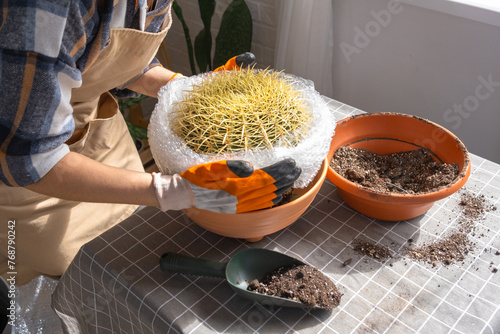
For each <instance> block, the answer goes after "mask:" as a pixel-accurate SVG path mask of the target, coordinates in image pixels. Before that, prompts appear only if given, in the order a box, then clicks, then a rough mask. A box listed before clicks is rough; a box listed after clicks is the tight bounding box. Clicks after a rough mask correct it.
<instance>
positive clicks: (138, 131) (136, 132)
mask: <svg viewBox="0 0 500 334" xmlns="http://www.w3.org/2000/svg"><path fill="white" fill-rule="evenodd" d="M125 122H126V123H127V127H128V131H129V132H130V135H131V136H132V138H133V139H134V141H135V140H136V139H148V130H146V129H144V128H142V127H140V126H137V125H134V124H132V123H130V121H125Z"/></svg>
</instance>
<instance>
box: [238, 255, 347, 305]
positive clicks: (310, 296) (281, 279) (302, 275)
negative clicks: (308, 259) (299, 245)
mask: <svg viewBox="0 0 500 334" xmlns="http://www.w3.org/2000/svg"><path fill="white" fill-rule="evenodd" d="M248 290H250V291H254V292H258V293H261V294H265V295H272V296H276V297H281V298H287V299H291V300H295V301H299V302H301V303H303V304H304V306H305V307H311V308H313V307H319V308H323V309H327V310H331V309H333V308H335V307H337V306H338V305H339V304H340V300H341V297H342V293H341V292H340V291H339V290H338V289H337V287H336V286H335V284H334V283H333V282H332V281H331V280H330V279H329V278H328V277H327V276H326V275H324V274H323V273H322V272H321V271H319V270H318V269H317V268H314V267H312V266H309V265H307V264H300V265H293V266H289V267H281V268H278V269H276V270H275V271H273V272H270V273H268V274H267V275H266V276H265V277H264V278H263V279H262V280H261V281H259V280H257V279H255V280H253V281H252V282H250V284H249V285H248Z"/></svg>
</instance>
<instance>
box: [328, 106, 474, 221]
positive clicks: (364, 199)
mask: <svg viewBox="0 0 500 334" xmlns="http://www.w3.org/2000/svg"><path fill="white" fill-rule="evenodd" d="M335 129H336V130H335V135H334V136H333V138H332V142H331V146H330V152H329V153H328V160H329V161H330V160H332V157H334V154H335V152H337V151H338V150H339V149H343V148H351V149H364V150H367V151H369V152H372V153H376V154H380V155H389V154H392V153H398V152H412V151H417V150H423V152H426V153H428V154H429V155H430V156H431V157H432V160H434V161H436V162H438V163H437V164H436V166H439V165H444V164H447V165H455V166H456V176H455V177H454V178H453V179H452V180H451V182H449V183H447V184H446V185H442V186H438V187H436V188H435V189H432V188H431V189H430V190H429V191H426V192H423V193H414V192H413V191H406V190H405V189H402V188H400V187H399V186H398V185H395V184H391V186H392V187H398V188H400V189H399V190H401V191H402V192H387V191H384V192H381V191H377V190H373V189H371V188H370V187H366V186H364V185H362V184H360V183H359V182H354V181H353V180H352V179H353V178H351V177H344V173H342V172H343V171H341V170H338V169H336V168H333V167H332V166H334V165H335V159H333V160H332V162H331V163H330V165H331V166H330V167H329V169H328V173H327V177H328V179H329V180H330V181H332V183H334V184H335V185H336V186H337V190H338V193H339V194H340V196H341V198H342V199H343V200H344V201H345V202H346V203H347V204H348V205H349V206H350V207H352V208H353V209H355V210H357V211H359V212H360V213H362V214H364V215H366V216H368V217H371V218H375V219H380V220H385V221H400V220H407V219H412V218H415V217H417V216H419V215H422V214H424V213H425V212H427V211H428V210H429V209H430V208H431V207H432V205H433V204H434V202H435V201H438V200H440V199H443V198H445V197H447V196H450V195H451V194H453V193H454V192H456V191H458V190H459V189H460V188H461V187H462V186H463V185H464V184H465V182H466V181H467V179H468V177H469V175H470V172H471V167H470V158H469V154H468V152H467V149H466V147H465V146H464V144H463V143H462V142H461V141H460V140H459V139H458V138H457V137H456V136H455V135H454V134H453V133H451V132H450V131H448V130H446V129H445V128H444V127H442V126H440V125H438V124H436V123H433V122H431V121H429V120H426V119H423V118H420V117H417V116H412V115H405V114H396V113H373V114H362V115H356V116H352V117H348V118H346V119H342V120H340V121H338V122H337V126H336V128H335ZM353 161H354V162H352V163H351V165H350V166H349V168H353V167H356V166H353V165H355V164H356V162H355V160H353ZM399 162H400V161H397V160H396V161H395V162H394V164H395V166H393V167H394V168H393V170H397V173H400V171H401V166H398V165H397V164H398V163H399ZM346 166H347V165H346ZM343 168H344V169H347V167H343ZM344 171H345V170H344ZM438 173H440V172H439V171H438ZM389 174H390V173H389ZM436 175H437V174H436ZM389 176H391V175H385V176H384V179H385V180H390V177H389ZM437 176H439V175H437ZM361 177H363V175H361ZM361 177H359V176H356V177H355V178H357V179H360V178H361ZM396 177H399V175H396ZM432 177H434V175H432V176H430V178H431V179H430V181H431V182H432V181H433V180H432ZM423 181H424V182H425V181H426V180H423ZM390 182H393V181H390Z"/></svg>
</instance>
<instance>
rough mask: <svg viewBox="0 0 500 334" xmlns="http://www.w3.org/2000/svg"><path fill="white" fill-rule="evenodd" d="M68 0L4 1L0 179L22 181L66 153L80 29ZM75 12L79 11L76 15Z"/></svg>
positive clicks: (17, 183) (38, 175)
mask: <svg viewBox="0 0 500 334" xmlns="http://www.w3.org/2000/svg"><path fill="white" fill-rule="evenodd" d="M67 3H68V2H66V1H63V2H61V4H57V3H52V5H50V6H49V5H48V3H47V2H36V4H37V7H36V8H33V7H31V5H29V6H30V7H28V4H26V5H25V6H26V7H23V5H22V4H21V3H18V4H16V5H12V6H11V5H10V4H11V2H9V3H8V4H7V5H4V13H7V15H6V16H4V21H3V22H2V25H3V26H2V28H1V30H0V105H1V106H2V107H1V111H0V181H1V182H3V183H5V184H6V185H9V186H22V187H24V186H27V185H29V184H32V183H35V182H37V181H38V180H39V179H41V178H42V177H43V176H44V175H45V174H47V173H48V172H49V171H50V170H51V169H52V168H53V167H54V166H55V165H56V164H57V163H58V162H59V160H60V159H62V158H63V157H64V156H65V155H66V154H67V153H68V152H69V148H68V146H67V145H66V144H65V142H66V141H67V139H68V138H69V137H70V136H71V134H72V133H73V130H74V120H73V110H72V107H71V105H70V98H71V90H72V89H73V88H75V87H79V86H80V85H81V72H80V70H79V69H78V67H77V66H76V63H75V61H74V59H76V57H78V56H79V55H80V50H79V49H78V48H75V45H77V43H78V40H80V39H81V38H82V36H84V35H85V31H84V28H83V27H82V26H81V25H80V24H77V25H73V24H72V25H71V26H72V27H71V28H68V27H69V26H70V25H69V24H68V21H70V22H71V23H74V21H76V22H81V18H78V17H77V18H74V21H73V20H72V19H69V18H68V15H69V14H70V13H74V12H77V8H71V6H70V5H69V4H67ZM77 16H78V15H77Z"/></svg>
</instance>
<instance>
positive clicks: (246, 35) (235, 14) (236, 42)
mask: <svg viewBox="0 0 500 334" xmlns="http://www.w3.org/2000/svg"><path fill="white" fill-rule="evenodd" d="M251 46H252V15H251V13H250V10H249V9H248V6H247V4H246V3H245V1H244V0H233V2H231V3H230V4H229V6H228V7H227V9H226V11H225V12H224V14H223V15H222V20H221V24H220V29H219V33H218V34H217V38H216V39H215V54H214V63H213V68H217V67H219V66H222V65H224V64H225V63H226V62H227V61H228V60H229V59H230V58H232V57H234V56H237V55H239V54H242V53H244V52H249V51H250V49H251Z"/></svg>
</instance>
